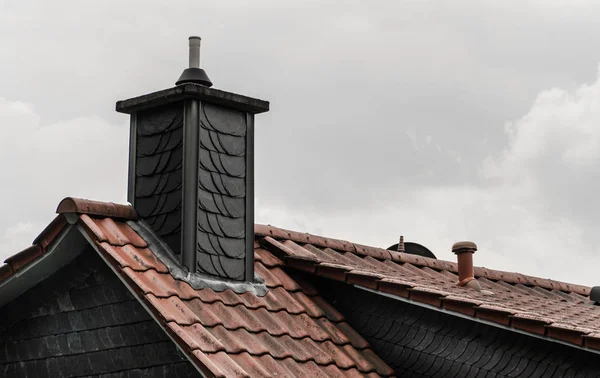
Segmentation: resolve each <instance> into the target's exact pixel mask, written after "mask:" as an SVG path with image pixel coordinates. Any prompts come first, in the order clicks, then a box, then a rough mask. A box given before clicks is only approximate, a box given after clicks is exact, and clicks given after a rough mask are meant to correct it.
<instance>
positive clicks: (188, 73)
mask: <svg viewBox="0 0 600 378" xmlns="http://www.w3.org/2000/svg"><path fill="white" fill-rule="evenodd" d="M200 40H201V39H200V37H197V36H191V37H189V46H190V54H189V58H190V66H189V67H188V68H186V69H185V70H183V72H182V73H181V76H179V79H177V81H176V82H175V85H182V84H188V83H194V84H200V85H204V86H205V87H212V82H211V81H210V79H209V78H208V75H207V74H206V72H204V70H203V69H202V68H200Z"/></svg>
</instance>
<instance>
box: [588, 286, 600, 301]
mask: <svg viewBox="0 0 600 378" xmlns="http://www.w3.org/2000/svg"><path fill="white" fill-rule="evenodd" d="M590 299H591V300H593V301H594V302H595V303H594V304H595V305H596V306H600V286H594V287H593V288H592V290H591V291H590Z"/></svg>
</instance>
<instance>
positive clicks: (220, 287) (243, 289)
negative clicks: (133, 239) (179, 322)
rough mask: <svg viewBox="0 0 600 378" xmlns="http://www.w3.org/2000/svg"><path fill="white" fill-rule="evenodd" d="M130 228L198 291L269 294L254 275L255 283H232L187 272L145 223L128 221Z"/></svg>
mask: <svg viewBox="0 0 600 378" xmlns="http://www.w3.org/2000/svg"><path fill="white" fill-rule="evenodd" d="M127 224H128V225H129V227H131V228H132V229H133V230H134V231H135V232H137V233H138V234H139V235H140V236H141V237H142V238H143V239H144V240H145V241H146V243H148V248H150V250H151V251H152V252H153V253H154V254H155V255H156V257H158V259H159V260H160V261H161V262H162V263H163V264H165V266H166V267H167V269H169V273H171V275H172V276H173V277H174V278H175V279H177V280H181V281H185V282H187V283H188V284H190V286H191V287H193V288H194V289H196V290H200V289H206V288H210V289H212V290H214V291H219V292H220V291H225V290H228V289H230V290H233V291H234V292H235V293H237V294H243V293H248V292H250V293H253V294H254V295H256V296H259V297H262V296H265V295H266V294H267V292H268V289H267V286H266V285H265V284H264V281H263V279H262V278H261V277H260V276H259V275H258V274H256V272H255V273H254V282H248V281H231V280H226V279H220V278H214V277H209V276H206V275H203V274H199V273H192V272H187V271H185V270H183V269H182V268H181V265H180V264H178V263H177V262H175V261H174V260H173V259H172V257H171V256H175V255H174V254H173V252H172V251H171V250H170V248H169V246H167V245H166V244H165V243H163V242H162V241H161V240H160V238H159V237H157V236H156V235H155V234H154V232H152V230H151V229H150V228H149V227H148V225H146V224H145V223H144V222H143V221H139V220H138V221H127Z"/></svg>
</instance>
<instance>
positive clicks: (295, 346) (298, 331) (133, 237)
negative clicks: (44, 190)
mask: <svg viewBox="0 0 600 378" xmlns="http://www.w3.org/2000/svg"><path fill="white" fill-rule="evenodd" d="M76 201H77V202H79V200H76ZM61 204H62V203H61ZM100 204H101V203H100ZM80 205H81V203H80V204H79V205H78V204H77V203H74V204H73V203H71V205H70V207H69V209H70V211H66V212H69V213H71V212H73V213H78V215H77V217H78V218H77V219H76V220H75V221H76V222H77V223H78V224H79V225H80V226H81V227H82V228H83V229H84V230H85V232H86V233H87V234H88V236H89V239H90V240H92V241H93V242H94V244H95V246H96V249H97V250H98V251H99V252H100V254H101V255H102V256H103V257H104V258H105V260H106V261H108V263H109V264H110V265H111V266H112V267H113V270H114V271H115V272H116V273H117V274H118V275H120V276H121V277H122V279H123V281H125V282H126V283H127V285H128V286H129V287H130V288H131V289H132V291H133V292H134V294H135V295H136V296H137V297H138V298H139V299H140V300H141V301H142V302H143V303H144V304H145V306H146V307H147V308H148V309H149V310H150V311H151V312H152V313H153V315H154V316H155V318H156V319H158V321H159V322H160V323H161V325H162V326H163V328H164V329H165V330H166V331H167V332H168V333H169V334H170V335H171V337H172V338H173V339H174V340H176V342H177V343H178V344H179V345H180V347H181V349H183V350H184V351H186V352H187V354H188V356H189V357H190V360H192V361H193V362H194V363H195V364H196V366H198V367H199V368H200V369H201V370H202V371H203V372H204V373H205V374H207V375H208V376H216V377H256V376H282V377H287V376H310V377H365V376H369V377H378V376H388V375H392V374H393V371H392V369H391V368H390V367H389V366H388V365H387V364H386V363H385V362H384V361H383V360H381V359H380V358H379V357H378V356H377V355H376V354H375V353H374V352H373V351H372V350H371V348H370V346H369V344H368V343H367V342H366V341H365V340H364V339H363V338H362V337H361V336H360V335H359V334H358V333H356V332H355V331H354V330H353V329H352V328H351V327H350V326H349V325H348V323H346V321H345V320H344V317H343V316H342V315H341V314H340V313H339V312H338V311H337V310H336V309H335V308H334V307H332V306H331V305H330V304H329V303H327V302H326V301H325V300H324V299H323V298H322V297H320V296H319V295H318V293H317V292H316V290H315V289H314V288H312V287H311V286H310V285H309V284H307V283H303V284H300V283H299V282H297V281H295V280H294V279H292V278H291V277H290V276H289V275H288V274H287V273H286V272H285V271H284V270H283V269H282V267H283V262H282V261H281V260H279V259H278V258H277V257H275V256H274V255H273V254H271V253H270V252H269V251H267V250H265V249H263V248H261V247H260V246H259V245H258V244H255V270H256V272H257V274H258V275H259V276H260V277H261V278H262V279H263V280H264V282H265V285H266V286H267V287H268V289H269V290H268V293H267V294H266V295H265V296H263V297H259V296H256V295H254V294H252V293H249V292H247V293H244V294H237V293H235V292H233V291H232V290H226V291H222V292H216V291H213V290H212V289H208V288H207V289H201V290H196V289H193V288H192V287H191V286H190V285H189V284H188V283H186V282H183V281H179V280H176V279H174V278H173V276H172V275H171V274H170V273H169V271H168V269H167V267H166V266H165V265H164V264H163V263H162V262H161V261H160V260H159V259H158V258H157V257H156V255H155V254H154V253H153V252H152V251H151V250H150V249H149V247H148V244H147V243H146V241H145V240H144V239H143V238H142V237H140V235H138V234H137V233H136V232H135V231H134V230H133V229H132V228H131V227H130V226H129V225H128V224H127V223H126V222H125V220H124V219H125V218H135V217H134V216H132V215H131V212H130V208H129V207H128V206H123V205H116V207H115V205H114V204H111V205H110V206H99V205H98V203H96V204H95V205H94V206H93V209H92V210H93V211H92V212H93V215H91V216H90V215H88V214H86V213H85V208H82V207H81V206H80ZM82 209H83V210H82ZM60 210H61V207H60V206H59V210H58V211H60ZM103 211H106V212H107V213H105V214H106V215H112V216H117V218H111V217H107V216H105V215H104V213H103ZM115 214H116V215H115ZM123 214H125V215H127V214H129V215H128V216H123ZM70 221H71V222H73V221H74V220H72V219H70ZM66 225H67V222H66V221H65V219H64V216H63V215H59V216H58V217H57V218H56V219H55V220H54V221H53V222H52V224H51V225H50V226H49V227H48V228H47V229H46V230H44V232H43V233H42V234H41V235H40V237H38V238H37V239H36V243H35V244H34V245H33V246H32V247H30V248H28V249H26V250H25V251H23V252H20V253H18V254H17V255H15V256H13V257H11V258H9V259H7V260H6V264H5V265H4V266H2V268H0V281H2V280H4V279H6V278H8V277H10V276H11V275H12V274H13V273H14V272H15V271H18V270H19V269H21V268H22V267H23V266H26V265H27V264H29V263H30V262H32V261H34V260H35V259H37V258H38V257H40V256H42V255H43V254H44V253H45V248H46V246H47V245H48V244H50V243H51V242H52V240H53V239H54V238H55V237H56V235H58V234H59V233H60V231H61V230H62V229H63V228H64V227H65V226H66Z"/></svg>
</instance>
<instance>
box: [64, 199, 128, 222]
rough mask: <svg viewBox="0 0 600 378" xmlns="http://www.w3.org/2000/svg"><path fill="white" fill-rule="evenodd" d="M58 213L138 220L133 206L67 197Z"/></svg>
mask: <svg viewBox="0 0 600 378" xmlns="http://www.w3.org/2000/svg"><path fill="white" fill-rule="evenodd" d="M56 213H58V214H65V213H76V214H88V215H100V216H104V217H109V218H118V219H129V220H136V219H137V212H136V211H135V209H134V208H133V206H131V205H122V204H117V203H113V202H101V201H93V200H89V199H84V198H76V197H65V198H64V199H63V200H62V201H60V203H59V204H58V207H57V208H56Z"/></svg>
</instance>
